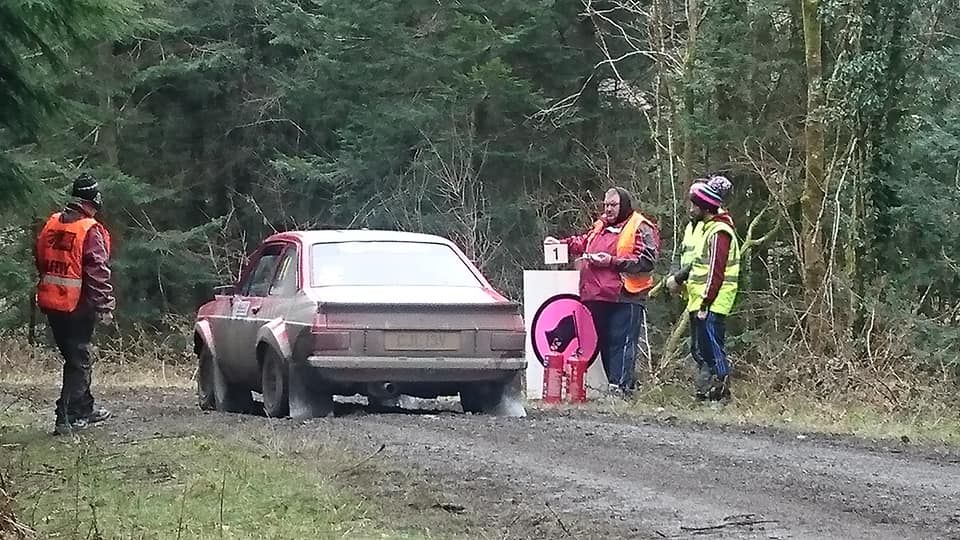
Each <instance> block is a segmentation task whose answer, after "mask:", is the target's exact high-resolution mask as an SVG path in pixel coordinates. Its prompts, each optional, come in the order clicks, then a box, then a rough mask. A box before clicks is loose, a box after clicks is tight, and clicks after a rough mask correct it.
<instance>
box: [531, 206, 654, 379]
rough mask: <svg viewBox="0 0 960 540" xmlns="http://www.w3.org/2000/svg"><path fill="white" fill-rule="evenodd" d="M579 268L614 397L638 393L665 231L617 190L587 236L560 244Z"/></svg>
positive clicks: (549, 239)
mask: <svg viewBox="0 0 960 540" xmlns="http://www.w3.org/2000/svg"><path fill="white" fill-rule="evenodd" d="M544 243H545V244H556V243H563V244H566V245H567V246H568V248H569V251H570V254H571V255H573V256H582V258H581V259H580V260H579V264H580V267H579V269H580V300H581V301H583V303H584V305H585V306H587V309H589V310H590V314H591V316H592V318H593V322H594V326H596V328H597V337H598V344H599V348H600V359H601V361H602V362H603V368H604V371H605V372H606V374H607V382H608V383H609V385H610V386H609V389H610V391H611V392H612V393H615V394H620V395H623V396H625V397H626V396H628V395H629V394H630V393H631V392H632V391H633V390H634V368H635V365H636V356H637V351H638V350H640V351H643V353H644V354H646V355H649V354H650V345H649V343H648V342H647V339H646V335H642V336H641V335H640V329H641V328H645V325H646V310H645V309H644V303H645V302H646V299H647V292H648V291H649V290H650V289H652V288H653V276H652V275H651V272H652V271H653V268H654V265H655V264H656V262H657V258H658V257H659V255H660V231H659V229H658V228H657V225H656V224H655V223H654V222H653V221H652V220H650V219H649V218H648V217H647V216H645V215H643V214H642V213H641V212H639V211H637V210H635V209H634V208H633V202H632V200H631V198H630V195H629V194H628V193H627V191H626V190H624V189H622V188H613V189H610V190H608V191H607V192H606V194H605V195H604V198H603V211H602V213H601V214H600V217H599V219H597V221H596V222H595V223H594V224H593V227H591V228H590V230H589V231H587V233H586V234H583V235H580V236H571V237H569V238H564V239H556V238H553V237H551V236H548V237H547V238H546V239H544Z"/></svg>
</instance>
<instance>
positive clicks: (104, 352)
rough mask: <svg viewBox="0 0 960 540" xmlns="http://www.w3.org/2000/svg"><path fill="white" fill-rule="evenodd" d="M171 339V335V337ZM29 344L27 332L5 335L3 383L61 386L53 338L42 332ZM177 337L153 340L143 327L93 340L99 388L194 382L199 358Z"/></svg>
mask: <svg viewBox="0 0 960 540" xmlns="http://www.w3.org/2000/svg"><path fill="white" fill-rule="evenodd" d="M171 336H172V337H171ZM37 337H38V342H39V343H37V344H35V345H30V344H29V343H28V340H27V338H26V337H25V336H24V335H23V333H16V332H8V333H0V380H3V381H5V382H9V383H20V384H23V383H29V384H39V385H58V384H59V383H60V379H61V377H62V369H63V359H62V358H61V356H60V353H59V352H58V351H57V349H56V346H55V345H54V343H53V339H52V338H51V337H50V336H47V335H45V334H44V333H43V332H40V331H38V336H37ZM186 343H191V344H192V342H187V341H186V340H185V339H183V337H182V336H180V335H178V334H172V335H168V336H167V337H165V338H163V339H155V338H151V336H150V334H149V333H148V332H147V331H146V330H144V329H143V328H142V327H141V328H139V329H135V333H134V334H133V335H132V336H130V335H126V336H121V335H116V334H112V335H111V334H106V335H98V336H96V337H95V338H94V347H95V349H94V360H95V362H96V363H95V364H94V384H97V385H99V384H103V385H106V386H124V387H153V388H156V387H178V388H190V387H193V385H194V384H195V381H194V376H195V373H194V371H195V369H196V364H195V359H194V357H193V352H192V350H191V349H190V348H189V347H188V346H187V345H186Z"/></svg>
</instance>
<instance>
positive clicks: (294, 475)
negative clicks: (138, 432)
mask: <svg viewBox="0 0 960 540" xmlns="http://www.w3.org/2000/svg"><path fill="white" fill-rule="evenodd" d="M0 426H2V427H0V455H2V456H3V457H2V459H0V463H3V464H4V465H2V467H3V468H4V470H3V474H4V484H5V486H6V488H5V489H6V490H7V493H8V494H9V495H11V496H12V497H15V499H16V504H15V505H14V508H13V511H15V515H16V520H17V521H18V522H19V523H21V524H22V525H25V526H26V527H29V528H30V529H32V530H33V531H35V535H36V537H38V538H41V537H42V538H94V539H96V538H142V539H153V538H156V539H160V538H163V539H172V538H200V539H202V538H216V539H232V538H419V537H420V535H419V534H418V533H417V532H416V531H412V530H410V531H404V530H399V531H398V530H391V529H390V528H389V527H388V526H386V525H385V524H384V523H382V521H381V520H380V519H379V518H378V514H377V513H376V511H375V510H371V508H370V507H368V506H367V504H366V503H365V502H364V501H363V500H362V499H360V498H358V497H356V496H355V495H353V494H351V493H347V492H344V491H343V490H342V489H340V488H338V486H336V485H333V484H331V483H330V482H329V481H328V480H326V479H324V478H323V477H321V476H319V475H315V474H312V473H311V472H309V471H307V470H305V469H304V468H303V467H302V466H298V465H297V464H293V463H288V462H285V461H284V460H282V459H278V458H276V456H271V455H269V454H266V455H264V454H261V453H259V452H255V451H253V450H251V449H248V448H244V447H242V446H240V445H236V444H230V443H227V442H224V441H221V440H218V439H214V438H208V437H204V436H189V437H182V438H159V437H149V438H145V439H142V440H133V441H116V440H112V441H111V440H109V438H108V437H105V436H102V435H100V434H97V433H96V431H95V430H96V429H97V428H93V429H91V431H90V432H88V433H85V434H84V435H83V436H82V437H69V436H68V437H54V436H52V435H50V434H49V431H48V430H49V426H47V425H44V426H40V425H37V424H36V421H35V420H34V421H31V419H30V415H29V414H28V413H27V411H25V410H22V409H20V410H18V409H16V408H15V406H13V407H11V408H8V410H5V411H0ZM14 492H15V493H14ZM9 500H10V499H8V502H9ZM2 506H3V504H2V501H0V507H2ZM7 514H8V516H7V517H12V516H13V515H14V514H13V512H8V513H7ZM8 532H9V531H8ZM11 534H12V532H11ZM0 537H2V538H6V536H4V531H3V528H2V527H0ZM11 537H12V538H17V536H11Z"/></svg>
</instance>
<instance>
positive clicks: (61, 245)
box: [36, 174, 116, 434]
mask: <svg viewBox="0 0 960 540" xmlns="http://www.w3.org/2000/svg"><path fill="white" fill-rule="evenodd" d="M72 195H73V197H75V199H74V200H73V201H72V202H70V203H69V204H67V206H66V208H64V209H63V211H61V212H57V213H55V214H53V215H51V216H50V218H49V219H48V220H47V223H46V225H44V227H43V229H42V230H41V231H40V234H39V235H38V236H37V244H36V264H37V271H38V272H39V274H40V279H39V281H38V283H37V305H38V306H39V307H40V309H42V310H43V312H44V313H45V314H46V315H47V321H48V322H49V324H50V329H51V331H52V332H53V338H54V340H55V341H56V343H57V348H58V349H60V354H61V355H63V361H64V364H63V385H62V387H61V390H60V399H58V400H57V408H56V424H55V431H56V433H58V434H66V433H71V432H73V431H76V430H78V429H83V428H84V427H86V426H88V425H90V424H96V423H99V422H102V421H104V420H106V419H107V418H109V417H110V412H109V411H107V410H106V409H103V408H98V407H94V401H93V395H92V394H91V393H90V381H91V376H92V372H93V358H92V356H91V342H92V340H93V331H94V327H95V326H96V323H97V321H102V322H105V323H111V322H112V321H113V310H114V307H115V305H116V301H115V300H114V298H113V286H112V285H111V283H110V266H109V259H110V235H109V233H107V230H106V228H104V227H103V225H101V224H100V223H98V222H97V220H96V219H95V216H96V215H97V212H99V211H100V207H101V204H102V199H101V195H100V189H99V186H98V185H97V181H96V179H94V178H93V177H91V176H89V175H87V174H81V175H80V176H79V177H78V178H77V179H76V180H75V181H74V183H73V192H72Z"/></svg>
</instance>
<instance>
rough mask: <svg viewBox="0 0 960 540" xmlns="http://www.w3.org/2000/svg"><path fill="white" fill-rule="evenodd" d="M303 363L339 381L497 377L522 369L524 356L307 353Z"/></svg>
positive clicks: (428, 380)
mask: <svg viewBox="0 0 960 540" xmlns="http://www.w3.org/2000/svg"><path fill="white" fill-rule="evenodd" d="M307 366H308V367H310V368H312V370H313V371H315V372H316V373H317V374H318V375H320V376H321V377H323V378H326V379H330V380H335V381H342V382H366V381H394V382H401V381H408V382H455V381H484V380H497V379H502V378H504V377H506V376H509V375H511V374H513V373H515V372H517V371H521V370H524V369H526V367H527V361H526V359H525V358H458V357H426V358H421V357H384V356H310V357H308V358H307Z"/></svg>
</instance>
